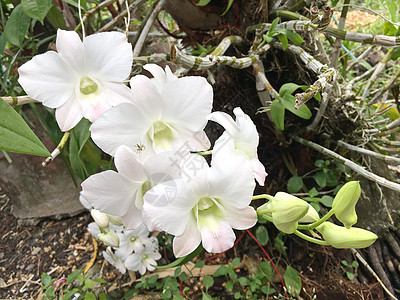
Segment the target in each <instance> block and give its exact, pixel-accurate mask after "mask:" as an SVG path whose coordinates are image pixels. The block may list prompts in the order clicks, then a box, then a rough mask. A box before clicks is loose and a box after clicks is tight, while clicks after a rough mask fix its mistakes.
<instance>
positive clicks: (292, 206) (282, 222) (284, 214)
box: [272, 192, 309, 233]
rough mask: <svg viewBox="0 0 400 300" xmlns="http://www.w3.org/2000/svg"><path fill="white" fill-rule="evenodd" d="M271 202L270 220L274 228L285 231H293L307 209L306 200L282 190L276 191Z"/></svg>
mask: <svg viewBox="0 0 400 300" xmlns="http://www.w3.org/2000/svg"><path fill="white" fill-rule="evenodd" d="M274 198H275V199H274V200H273V201H274V202H275V203H272V221H273V223H274V225H275V226H276V228H278V229H279V230H280V231H282V232H285V233H294V232H295V231H296V229H297V226H298V221H299V220H300V219H301V218H303V217H304V216H305V215H306V214H307V211H308V209H309V205H308V203H307V202H306V201H304V200H301V199H299V198H297V197H294V196H292V195H290V194H287V193H284V192H278V193H276V195H275V197H274Z"/></svg>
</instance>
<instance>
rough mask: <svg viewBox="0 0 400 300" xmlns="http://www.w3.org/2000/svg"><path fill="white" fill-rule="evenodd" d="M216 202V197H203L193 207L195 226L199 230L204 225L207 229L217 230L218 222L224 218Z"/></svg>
mask: <svg viewBox="0 0 400 300" xmlns="http://www.w3.org/2000/svg"><path fill="white" fill-rule="evenodd" d="M217 202H218V200H217V199H214V198H209V197H203V198H201V199H200V200H199V202H198V203H197V205H196V206H195V207H194V210H195V211H194V214H195V216H196V215H197V227H198V228H199V229H200V230H201V228H204V227H206V228H208V229H209V230H212V231H215V232H217V231H218V228H219V222H220V221H221V220H222V219H224V212H223V211H222V210H221V208H220V207H219V206H218V205H217V204H216V203H217ZM196 210H197V214H196Z"/></svg>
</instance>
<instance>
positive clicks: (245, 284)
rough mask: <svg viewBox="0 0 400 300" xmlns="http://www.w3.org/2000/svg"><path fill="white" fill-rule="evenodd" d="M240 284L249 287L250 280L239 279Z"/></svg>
mask: <svg viewBox="0 0 400 300" xmlns="http://www.w3.org/2000/svg"><path fill="white" fill-rule="evenodd" d="M238 282H239V283H240V285H243V286H247V285H249V280H248V279H247V278H246V277H239V278H238Z"/></svg>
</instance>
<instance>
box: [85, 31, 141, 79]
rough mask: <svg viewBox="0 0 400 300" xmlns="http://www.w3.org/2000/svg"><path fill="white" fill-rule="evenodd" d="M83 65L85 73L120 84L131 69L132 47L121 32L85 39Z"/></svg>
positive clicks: (97, 34) (99, 34)
mask: <svg viewBox="0 0 400 300" xmlns="http://www.w3.org/2000/svg"><path fill="white" fill-rule="evenodd" d="M83 45H84V47H85V63H86V67H87V71H88V72H89V73H90V72H93V73H95V74H98V76H99V77H100V79H101V80H105V81H114V82H121V81H123V80H124V79H126V78H127V77H128V76H129V74H130V72H131V67H132V61H133V54H132V45H131V44H130V43H128V42H127V40H126V36H125V34H123V33H121V32H102V33H96V34H93V35H90V36H88V37H86V38H85V39H84V40H83Z"/></svg>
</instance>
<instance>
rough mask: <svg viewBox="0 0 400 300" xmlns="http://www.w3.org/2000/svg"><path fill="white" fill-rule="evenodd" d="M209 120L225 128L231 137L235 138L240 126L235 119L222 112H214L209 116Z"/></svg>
mask: <svg viewBox="0 0 400 300" xmlns="http://www.w3.org/2000/svg"><path fill="white" fill-rule="evenodd" d="M207 120H210V121H214V122H216V123H218V124H219V125H221V126H222V127H224V128H225V130H226V131H227V132H228V134H229V136H232V137H233V136H235V135H236V131H237V129H238V126H237V124H236V122H235V121H234V120H233V118H232V117H231V116H230V115H228V114H227V113H224V112H222V111H215V112H212V113H211V114H209V115H208V116H207Z"/></svg>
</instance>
